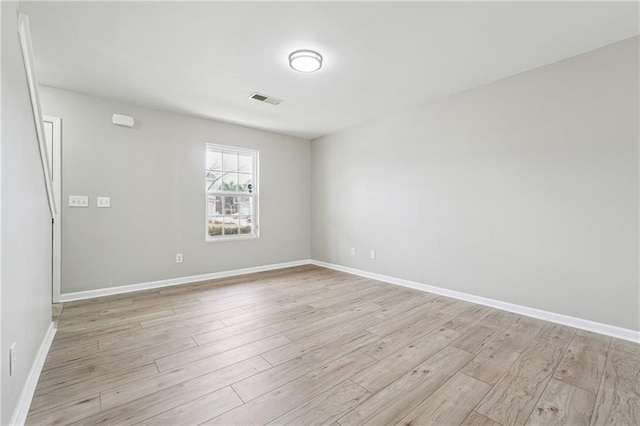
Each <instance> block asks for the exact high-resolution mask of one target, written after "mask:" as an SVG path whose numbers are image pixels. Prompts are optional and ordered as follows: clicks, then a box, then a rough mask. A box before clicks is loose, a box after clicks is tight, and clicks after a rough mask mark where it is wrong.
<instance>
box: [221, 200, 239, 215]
mask: <svg viewBox="0 0 640 426" xmlns="http://www.w3.org/2000/svg"><path fill="white" fill-rule="evenodd" d="M237 212H238V202H237V197H224V214H225V215H233V214H236V213H237Z"/></svg>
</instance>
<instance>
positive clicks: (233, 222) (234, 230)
mask: <svg viewBox="0 0 640 426" xmlns="http://www.w3.org/2000/svg"><path fill="white" fill-rule="evenodd" d="M237 234H238V219H235V218H233V217H230V216H225V217H224V235H237Z"/></svg>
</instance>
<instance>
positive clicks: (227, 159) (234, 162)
mask: <svg viewBox="0 0 640 426" xmlns="http://www.w3.org/2000/svg"><path fill="white" fill-rule="evenodd" d="M222 168H223V170H224V171H225V172H237V171H238V154H229V153H227V152H225V153H223V154H222Z"/></svg>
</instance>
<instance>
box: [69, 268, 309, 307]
mask: <svg viewBox="0 0 640 426" xmlns="http://www.w3.org/2000/svg"><path fill="white" fill-rule="evenodd" d="M310 263H311V260H310V259H303V260H295V261H293V262H284V263H275V264H271V265H263V266H254V267H251V268H242V269H233V270H230V271H222V272H213V273H210V274H202V275H191V276H189V277H179V278H170V279H168V280H160V281H150V282H146V283H139V284H130V285H123V286H119V287H108V288H101V289H97V290H88V291H78V292H75V293H64V294H62V295H60V301H61V302H71V301H73V300H83V299H91V298H94V297H102V296H111V295H113V294H122V293H131V292H133V291H140V290H149V289H153V288H161V287H170V286H174V285H181V284H190V283H194V282H198V281H209V280H215V279H218V278H227V277H235V276H237V275H245V274H253V273H256V272H264V271H273V270H275V269H283V268H291V267H294V266H302V265H309V264H310Z"/></svg>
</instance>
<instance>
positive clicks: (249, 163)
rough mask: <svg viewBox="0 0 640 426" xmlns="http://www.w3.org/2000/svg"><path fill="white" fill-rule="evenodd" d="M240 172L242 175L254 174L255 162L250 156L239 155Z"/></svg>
mask: <svg viewBox="0 0 640 426" xmlns="http://www.w3.org/2000/svg"><path fill="white" fill-rule="evenodd" d="M238 171H239V172H241V173H253V160H252V158H251V156H250V155H243V154H239V155H238Z"/></svg>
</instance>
